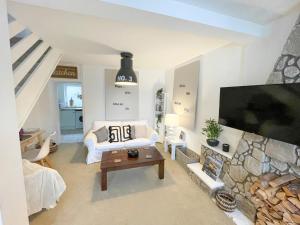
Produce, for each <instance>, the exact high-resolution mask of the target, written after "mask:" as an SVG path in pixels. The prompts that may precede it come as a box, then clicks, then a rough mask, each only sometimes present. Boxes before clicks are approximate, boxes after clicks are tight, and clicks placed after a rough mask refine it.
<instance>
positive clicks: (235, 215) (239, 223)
mask: <svg viewBox="0 0 300 225" xmlns="http://www.w3.org/2000/svg"><path fill="white" fill-rule="evenodd" d="M225 214H226V215H227V216H228V217H230V218H232V220H233V222H234V223H235V224H236V225H253V222H252V221H251V220H249V219H248V217H247V216H245V215H244V214H243V213H242V212H241V211H239V210H237V209H236V210H235V211H234V212H231V213H229V212H225Z"/></svg>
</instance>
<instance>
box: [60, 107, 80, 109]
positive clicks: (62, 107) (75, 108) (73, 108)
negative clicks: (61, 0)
mask: <svg viewBox="0 0 300 225" xmlns="http://www.w3.org/2000/svg"><path fill="white" fill-rule="evenodd" d="M59 110H82V107H61V108H60V109H59Z"/></svg>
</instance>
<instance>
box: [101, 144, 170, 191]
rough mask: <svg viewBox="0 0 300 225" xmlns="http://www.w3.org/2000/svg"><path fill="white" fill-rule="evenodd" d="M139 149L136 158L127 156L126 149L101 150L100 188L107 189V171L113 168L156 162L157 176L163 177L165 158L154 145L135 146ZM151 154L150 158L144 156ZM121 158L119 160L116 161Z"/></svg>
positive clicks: (126, 167)
mask: <svg viewBox="0 0 300 225" xmlns="http://www.w3.org/2000/svg"><path fill="white" fill-rule="evenodd" d="M137 149H138V150H139V157H138V158H128V156H127V150H128V149H127V150H115V151H108V152H103V154H102V161H101V165H100V169H101V190H102V191H105V190H107V172H109V171H114V170H125V169H130V168H136V167H143V166H152V165H156V164H158V177H159V179H164V161H165V159H164V158H163V156H162V155H161V154H160V152H159V151H158V150H157V149H156V148H155V147H147V148H137ZM146 155H151V156H152V158H146ZM119 160H121V161H120V162H118V161H119Z"/></svg>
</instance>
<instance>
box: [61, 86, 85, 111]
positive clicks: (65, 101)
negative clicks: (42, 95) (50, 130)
mask: <svg viewBox="0 0 300 225" xmlns="http://www.w3.org/2000/svg"><path fill="white" fill-rule="evenodd" d="M58 89H59V90H58V91H59V103H60V106H61V107H82V92H81V84H76V83H65V84H61V85H60V86H59V88H58ZM71 99H72V100H73V105H72V104H71V103H72V100H71Z"/></svg>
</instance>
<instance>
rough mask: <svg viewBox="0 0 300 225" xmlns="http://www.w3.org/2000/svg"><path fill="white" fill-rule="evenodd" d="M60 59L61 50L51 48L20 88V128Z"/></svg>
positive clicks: (18, 106)
mask: <svg viewBox="0 0 300 225" xmlns="http://www.w3.org/2000/svg"><path fill="white" fill-rule="evenodd" d="M60 59H61V52H60V51H59V50H56V49H51V51H50V52H49V53H48V55H47V56H46V57H45V58H44V59H43V61H42V62H41V64H40V65H39V66H38V67H37V68H36V70H35V71H34V73H33V74H32V75H31V77H30V78H29V80H28V82H27V83H25V84H24V87H23V88H22V89H20V92H19V93H18V95H17V97H16V105H17V116H18V127H19V128H21V127H22V126H23V125H24V123H25V121H26V119H27V117H28V116H29V114H30V112H31V111H32V109H33V107H34V105H35V104H36V102H37V101H38V99H39V97H40V95H41V93H42V92H43V90H44V88H45V86H46V85H47V82H48V80H49V79H50V77H51V75H52V73H53V71H54V70H55V68H56V65H57V64H58V63H59V61H60Z"/></svg>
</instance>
